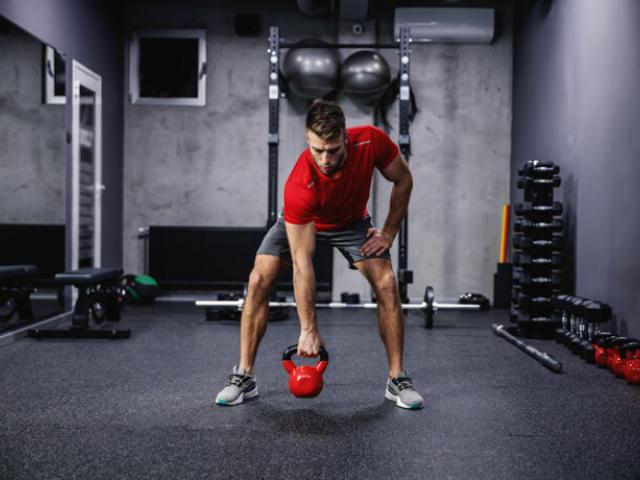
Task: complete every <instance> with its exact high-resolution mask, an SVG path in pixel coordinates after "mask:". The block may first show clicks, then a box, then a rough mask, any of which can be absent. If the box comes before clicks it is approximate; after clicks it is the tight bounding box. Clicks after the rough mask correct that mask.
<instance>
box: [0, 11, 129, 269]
mask: <svg viewBox="0 0 640 480" xmlns="http://www.w3.org/2000/svg"><path fill="white" fill-rule="evenodd" d="M0 15H2V16H4V17H5V18H7V19H9V20H10V21H12V22H13V23H15V24H17V25H18V26H20V27H21V28H23V29H24V30H26V31H28V32H30V33H31V34H33V35H34V36H36V37H37V38H39V39H40V40H41V41H43V42H45V43H47V44H49V45H51V46H53V47H55V48H56V49H57V50H59V51H61V52H63V53H65V54H66V55H67V59H72V58H74V59H76V60H78V61H79V62H80V63H82V64H84V65H85V66H87V67H88V68H90V69H91V70H93V71H94V72H96V73H98V74H99V75H101V77H102V88H103V92H102V95H103V96H102V100H103V151H102V158H103V183H104V184H105V186H106V190H105V192H104V194H103V197H102V198H103V208H102V221H103V228H102V232H103V233H102V246H103V247H102V264H103V265H107V266H109V265H114V266H119V265H121V264H122V145H123V143H122V127H123V122H122V118H123V113H122V110H123V107H122V106H123V100H124V91H123V81H122V79H123V65H124V61H123V48H122V45H123V39H122V35H121V32H122V5H121V3H120V2H107V1H92V2H87V1H84V0H57V1H55V2H52V1H49V0H2V1H1V2H0ZM70 118H71V117H70V113H69V112H68V109H67V112H66V117H65V125H66V128H67V130H69V124H70Z"/></svg>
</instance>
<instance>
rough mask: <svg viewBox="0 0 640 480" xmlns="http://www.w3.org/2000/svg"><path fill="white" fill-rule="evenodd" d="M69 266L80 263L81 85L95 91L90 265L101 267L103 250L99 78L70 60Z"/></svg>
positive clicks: (72, 267) (75, 268)
mask: <svg viewBox="0 0 640 480" xmlns="http://www.w3.org/2000/svg"><path fill="white" fill-rule="evenodd" d="M71 67H72V68H71V69H72V72H71V81H72V101H71V110H72V111H71V269H72V270H77V269H78V266H79V247H80V245H79V243H80V242H79V234H80V86H82V87H84V88H86V89H88V90H91V91H92V92H93V93H94V94H95V109H94V114H95V117H94V129H95V134H94V139H93V141H94V185H93V190H94V225H93V227H94V228H93V262H94V263H93V265H92V266H93V267H100V264H101V257H102V255H101V253H102V240H101V239H102V191H103V190H104V188H105V187H104V185H103V184H102V78H101V77H100V75H98V74H96V73H94V72H92V71H91V70H89V69H88V68H87V67H85V66H84V65H82V64H81V63H79V62H77V61H76V60H72V65H71Z"/></svg>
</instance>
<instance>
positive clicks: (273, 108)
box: [267, 27, 280, 228]
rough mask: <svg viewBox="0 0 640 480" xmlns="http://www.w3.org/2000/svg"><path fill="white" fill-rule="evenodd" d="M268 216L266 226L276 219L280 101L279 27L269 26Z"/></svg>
mask: <svg viewBox="0 0 640 480" xmlns="http://www.w3.org/2000/svg"><path fill="white" fill-rule="evenodd" d="M267 53H268V54H269V217H268V219H267V228H269V227H271V226H272V225H273V224H274V223H276V220H277V219H278V211H277V209H278V143H279V142H280V139H279V133H278V114H279V102H280V87H279V83H278V80H279V78H278V76H279V75H280V71H279V65H280V58H279V57H280V29H279V28H278V27H271V30H270V34H269V49H268V50H267Z"/></svg>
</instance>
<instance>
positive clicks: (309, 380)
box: [282, 345, 329, 398]
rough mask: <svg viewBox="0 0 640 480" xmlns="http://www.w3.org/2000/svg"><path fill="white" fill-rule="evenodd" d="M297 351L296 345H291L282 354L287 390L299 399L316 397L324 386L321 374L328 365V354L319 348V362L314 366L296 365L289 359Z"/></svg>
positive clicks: (322, 348)
mask: <svg viewBox="0 0 640 480" xmlns="http://www.w3.org/2000/svg"><path fill="white" fill-rule="evenodd" d="M297 351H298V345H291V346H290V347H287V349H286V350H285V351H284V353H283V354H282V366H283V367H284V369H285V371H286V372H287V373H288V374H289V390H290V391H291V393H292V394H293V395H294V396H296V397H299V398H311V397H315V396H317V395H318V394H319V393H320V392H321V391H322V387H323V386H324V380H323V379H322V374H323V373H324V371H325V370H326V369H327V366H328V365H329V353H328V352H327V350H326V349H325V348H324V347H320V361H319V362H318V363H317V364H316V365H314V366H311V365H299V366H298V365H296V364H295V363H293V360H291V357H293V355H295V354H296V353H297Z"/></svg>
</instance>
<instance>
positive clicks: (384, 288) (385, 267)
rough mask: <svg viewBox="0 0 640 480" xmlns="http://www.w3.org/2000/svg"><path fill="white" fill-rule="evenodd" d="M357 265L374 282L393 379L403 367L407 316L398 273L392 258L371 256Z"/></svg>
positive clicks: (371, 282) (379, 318) (372, 284)
mask: <svg viewBox="0 0 640 480" xmlns="http://www.w3.org/2000/svg"><path fill="white" fill-rule="evenodd" d="M354 266H355V267H356V268H357V269H358V270H360V271H361V272H362V274H363V275H364V276H365V278H366V279H367V280H368V281H369V283H370V284H371V287H372V288H373V291H374V292H375V294H376V298H377V301H378V330H379V332H380V337H381V338H382V341H383V343H384V346H385V348H386V350H387V359H388V361H389V377H390V378H394V377H395V376H397V375H398V373H400V372H401V371H403V368H402V354H403V348H404V316H403V314H402V307H401V303H400V295H399V293H398V284H397V281H396V275H395V273H394V272H393V268H392V266H391V261H390V260H386V259H378V258H369V259H367V260H363V261H361V262H356V263H355V264H354Z"/></svg>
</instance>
